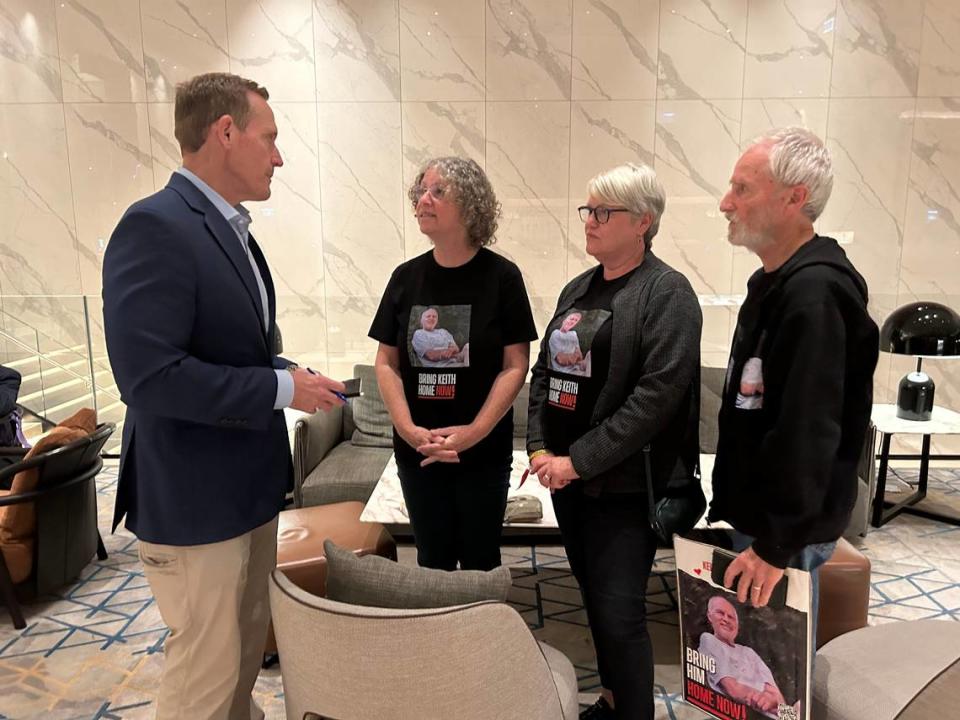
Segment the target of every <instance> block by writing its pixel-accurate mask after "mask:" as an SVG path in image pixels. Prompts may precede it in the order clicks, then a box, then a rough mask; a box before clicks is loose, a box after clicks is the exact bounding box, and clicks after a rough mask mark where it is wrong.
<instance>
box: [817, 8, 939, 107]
mask: <svg viewBox="0 0 960 720" xmlns="http://www.w3.org/2000/svg"><path fill="white" fill-rule="evenodd" d="M922 26H923V12H922V9H920V8H918V3H916V2H914V1H913V0H838V2H837V22H836V34H837V38H836V40H835V47H834V60H833V75H832V78H831V88H830V90H831V95H832V96H833V97H896V96H910V95H915V94H916V92H917V75H918V66H919V56H920V36H921V30H922Z"/></svg>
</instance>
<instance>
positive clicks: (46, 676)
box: [0, 463, 960, 720]
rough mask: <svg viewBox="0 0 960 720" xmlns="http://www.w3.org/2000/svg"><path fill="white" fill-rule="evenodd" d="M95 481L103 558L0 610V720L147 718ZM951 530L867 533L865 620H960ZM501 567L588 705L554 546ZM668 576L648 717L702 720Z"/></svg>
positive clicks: (121, 567) (572, 614)
mask: <svg viewBox="0 0 960 720" xmlns="http://www.w3.org/2000/svg"><path fill="white" fill-rule="evenodd" d="M893 474H894V473H892V475H893ZM896 475H897V476H898V477H899V478H900V479H902V480H903V481H904V482H906V483H910V482H915V481H916V473H913V474H911V473H910V472H903V471H901V472H899V473H896ZM97 485H98V501H99V512H100V517H99V523H100V528H101V532H102V533H103V535H104V538H103V539H104V543H105V546H106V548H107V552H108V553H109V557H108V559H107V560H105V561H102V562H101V561H97V560H96V559H94V561H93V562H91V564H90V565H89V566H87V568H86V569H85V570H84V571H83V573H82V574H81V576H80V578H78V579H77V580H76V582H74V583H73V584H72V585H70V586H67V587H64V588H63V589H62V590H61V591H60V592H59V593H57V594H55V595H51V596H47V597H44V598H41V599H39V600H38V601H35V602H32V603H30V604H28V605H26V606H25V607H24V614H25V615H26V617H27V627H26V628H25V629H24V630H22V631H17V630H14V628H13V626H12V624H11V622H10V617H9V614H8V613H7V612H6V610H5V609H0V720H27V719H28V718H44V719H50V720H91V719H96V720H117V719H119V718H130V719H138V718H150V717H153V713H154V709H155V707H154V702H155V693H156V688H157V685H158V683H159V679H160V671H161V667H162V660H163V641H164V638H165V637H166V635H167V629H166V627H165V626H164V624H163V622H162V620H161V619H160V615H159V612H158V611H157V607H156V604H155V603H154V601H153V597H152V595H151V592H150V588H149V586H148V584H147V582H146V579H145V578H144V576H143V572H142V570H141V567H140V561H139V558H138V556H137V544H136V539H135V538H134V537H132V536H131V535H130V534H129V533H128V532H126V531H125V530H123V529H120V530H118V531H117V533H116V534H108V533H107V529H108V528H109V527H110V522H111V519H112V512H113V499H114V493H115V489H116V466H115V464H112V463H111V464H108V466H107V467H105V468H104V470H103V472H102V473H101V474H100V476H99V477H98V480H97ZM930 491H931V494H937V495H938V496H940V497H941V498H947V499H948V501H956V502H958V504H960V471H957V470H935V471H931V478H930ZM958 532H960V528H958V527H955V526H952V525H947V524H945V523H938V522H933V521H928V520H923V519H921V518H915V517H910V516H900V517H898V518H896V519H895V520H893V521H891V522H889V523H888V524H886V525H885V526H883V527H882V528H879V529H871V531H870V533H869V534H868V535H867V537H866V538H864V539H863V540H862V541H861V542H860V543H859V545H860V547H861V550H863V552H864V553H865V554H867V556H868V557H870V559H871V562H872V563H873V576H872V587H871V600H870V622H871V623H881V622H891V621H895V620H907V619H918V618H941V619H950V620H960V543H958V540H960V534H958ZM414 558H415V551H414V550H413V549H412V548H409V547H401V549H400V559H401V562H415V559H414ZM503 560H504V563H505V564H507V565H509V566H510V567H511V572H512V574H513V578H514V583H513V588H512V590H511V593H510V597H509V601H510V603H511V604H512V605H513V606H514V607H515V608H516V609H517V611H518V612H519V613H520V614H521V615H522V616H523V617H524V619H525V620H526V621H527V623H528V624H529V625H530V627H531V629H532V630H533V632H534V635H535V636H536V637H537V638H538V639H539V640H542V641H544V642H547V643H550V644H551V645H553V646H554V647H557V648H558V649H560V650H561V651H563V652H564V653H565V654H566V655H567V657H569V658H570V660H571V662H573V664H574V667H575V668H576V672H577V678H578V681H579V685H580V690H581V696H580V699H581V702H583V703H590V702H592V701H593V700H594V699H595V697H596V691H597V689H598V687H599V684H600V683H599V677H598V675H597V665H596V656H595V653H594V649H593V644H592V641H591V638H590V633H589V628H588V625H587V618H586V614H585V612H584V610H583V605H582V600H581V597H580V592H579V589H578V587H577V584H576V581H575V580H574V578H573V576H572V575H571V573H570V569H569V565H568V563H567V559H566V557H565V555H564V552H563V549H562V548H559V547H544V546H541V547H536V548H529V547H525V548H510V547H504V549H503ZM675 570H676V568H675V563H674V558H673V555H672V553H671V552H667V551H661V552H659V553H658V555H657V560H656V563H655V566H654V572H653V574H652V576H651V578H650V582H649V585H648V606H647V613H648V619H649V625H650V632H651V637H652V640H653V646H654V657H655V666H656V667H655V700H656V708H657V710H656V717H657V719H658V720H662V719H666V718H669V719H670V720H700V719H701V718H704V717H706V716H705V715H703V714H702V713H701V712H699V711H697V710H695V709H693V708H691V707H690V706H688V705H686V704H684V703H683V701H682V698H681V697H680V695H679V689H680V663H679V653H680V647H679V641H678V639H677V616H676V602H675V583H676V581H675ZM255 693H256V697H257V701H258V703H259V704H260V705H261V707H263V709H264V711H265V713H266V716H267V718H270V719H274V718H277V719H279V718H283V717H284V709H283V687H282V683H281V679H280V669H279V667H277V666H274V667H273V668H270V669H269V670H264V671H263V672H261V674H260V678H259V679H258V681H257V687H256V690H255Z"/></svg>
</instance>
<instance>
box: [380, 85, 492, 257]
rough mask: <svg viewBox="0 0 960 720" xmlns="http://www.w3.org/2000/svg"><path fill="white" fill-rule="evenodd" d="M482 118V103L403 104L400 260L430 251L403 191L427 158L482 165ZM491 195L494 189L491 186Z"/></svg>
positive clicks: (484, 148)
mask: <svg viewBox="0 0 960 720" xmlns="http://www.w3.org/2000/svg"><path fill="white" fill-rule="evenodd" d="M484 118H485V114H484V104H483V103H482V102H438V101H433V102H405V103H403V109H402V125H403V181H402V186H401V187H400V188H399V190H400V192H401V205H402V207H403V222H404V226H403V235H404V256H405V257H407V258H411V257H414V256H416V255H419V254H420V253H423V252H426V251H427V250H428V249H429V248H430V241H429V240H428V239H427V238H426V236H424V235H423V234H421V232H420V227H419V225H418V224H417V220H416V218H415V217H414V214H413V209H412V208H411V206H410V200H409V198H407V188H409V187H410V185H411V184H412V183H413V181H414V179H415V178H416V176H417V173H418V172H419V171H420V168H421V167H423V165H424V163H426V162H427V161H428V160H430V159H431V158H435V157H443V156H445V155H457V156H459V157H468V158H472V159H473V160H476V162H477V163H478V164H479V165H480V167H484V166H485V164H486V147H485V133H484V128H485V120H484ZM493 191H494V192H497V187H496V186H494V188H493Z"/></svg>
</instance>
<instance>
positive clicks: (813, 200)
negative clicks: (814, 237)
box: [753, 127, 833, 222]
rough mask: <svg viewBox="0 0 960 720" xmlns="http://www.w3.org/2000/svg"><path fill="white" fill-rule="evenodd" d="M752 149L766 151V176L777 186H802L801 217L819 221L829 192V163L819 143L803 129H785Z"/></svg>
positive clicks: (770, 134) (821, 143) (763, 139)
mask: <svg viewBox="0 0 960 720" xmlns="http://www.w3.org/2000/svg"><path fill="white" fill-rule="evenodd" d="M753 144H754V145H766V146H768V147H769V148H770V173H771V175H773V179H774V180H776V181H777V182H778V183H780V184H781V185H787V186H791V185H803V186H804V187H806V188H807V202H806V204H805V205H804V206H803V214H804V215H806V216H807V217H808V218H809V219H810V221H811V222H813V221H814V220H816V219H817V218H818V217H820V214H821V213H822V212H823V209H824V208H825V207H826V205H827V200H829V199H830V192H831V191H832V190H833V160H832V158H831V157H830V151H829V150H827V148H826V146H824V144H823V141H822V140H821V139H820V138H818V137H817V136H816V135H814V134H813V133H812V132H810V131H809V130H807V129H806V128H801V127H787V128H782V129H780V130H774V131H772V132H770V133H768V134H766V135H762V136H761V137H759V138H757V139H756V140H755V141H754V142H753Z"/></svg>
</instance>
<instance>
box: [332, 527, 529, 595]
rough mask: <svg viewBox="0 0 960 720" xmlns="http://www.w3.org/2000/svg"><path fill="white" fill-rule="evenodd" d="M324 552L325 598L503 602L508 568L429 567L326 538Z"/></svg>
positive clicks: (508, 585) (508, 589) (510, 581)
mask: <svg viewBox="0 0 960 720" xmlns="http://www.w3.org/2000/svg"><path fill="white" fill-rule="evenodd" d="M323 549H324V553H325V554H326V557H327V598H328V599H330V600H336V601H338V602H343V603H349V604H351V605H365V606H367V607H383V608H434V607H449V606H451V605H466V604H468V603H473V602H479V601H481V600H494V601H497V602H506V600H507V593H508V592H509V591H510V585H511V583H512V579H511V576H510V569H509V568H507V567H498V568H496V569H494V570H490V571H489V572H483V571H481V570H457V571H454V572H447V571H446V570H433V569H431V568H422V567H414V566H411V565H401V564H400V563H398V562H396V561H394V560H388V559H387V558H382V557H377V556H375V555H367V556H364V557H357V556H356V555H354V553H352V552H351V551H349V550H344V549H343V548H341V547H338V546H337V545H335V544H334V543H333V542H331V541H330V540H327V541H326V542H324V544H323Z"/></svg>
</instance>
